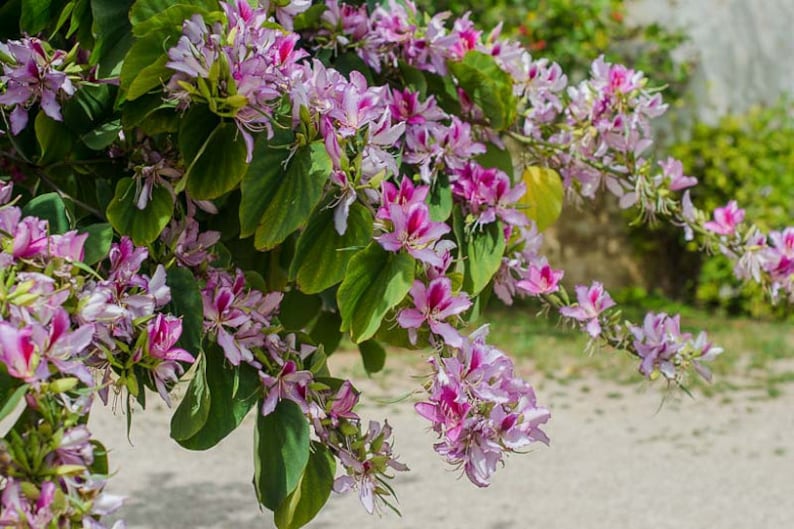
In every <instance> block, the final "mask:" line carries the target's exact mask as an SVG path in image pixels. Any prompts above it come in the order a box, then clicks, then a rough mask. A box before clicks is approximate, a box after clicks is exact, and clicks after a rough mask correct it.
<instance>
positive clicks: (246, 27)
mask: <svg viewBox="0 0 794 529" xmlns="http://www.w3.org/2000/svg"><path fill="white" fill-rule="evenodd" d="M304 4H305V3H304ZM221 5H222V7H223V9H224V13H225V14H226V20H227V26H226V27H224V26H223V25H222V24H221V23H215V24H212V25H211V26H210V25H208V24H207V23H206V22H205V21H204V19H203V18H202V17H201V15H194V16H193V17H192V18H191V19H189V20H186V21H185V23H184V26H183V33H182V36H181V37H180V39H179V42H178V43H177V45H176V46H175V47H173V48H171V49H170V50H169V52H168V57H169V59H170V61H169V62H168V63H167V66H168V67H169V68H171V69H172V70H174V71H176V72H177V73H176V74H174V76H172V77H171V80H170V81H169V82H168V91H169V92H170V94H171V96H172V97H173V98H175V99H176V100H178V101H180V102H181V103H182V105H183V106H187V105H189V104H190V102H191V101H193V100H200V101H203V102H206V103H207V104H208V105H209V107H210V109H212V110H213V111H214V112H216V113H217V114H219V115H221V116H229V117H232V118H234V120H235V123H236V124H237V127H238V128H239V130H240V133H241V134H242V136H243V138H244V139H245V141H246V144H247V146H248V160H247V161H249V162H250V161H251V156H252V153H253V141H254V140H253V136H252V134H251V133H252V132H256V131H261V130H266V131H267V132H268V134H269V135H270V136H272V134H273V126H272V123H271V121H272V114H273V112H274V108H275V107H276V106H277V105H278V102H279V100H280V98H281V96H282V94H284V93H285V92H286V91H287V90H289V87H290V86H292V82H293V80H292V79H291V75H292V71H293V70H294V68H295V65H296V62H297V61H298V60H300V59H302V58H303V57H305V56H306V52H304V51H301V50H298V49H296V47H295V45H296V43H297V40H298V36H297V35H296V34H294V33H284V32H282V31H279V30H278V29H274V28H271V27H265V26H264V25H263V23H264V22H265V21H267V20H268V12H269V9H268V8H267V7H265V8H256V9H255V8H252V7H251V6H250V5H249V4H248V2H246V1H245V0H236V1H235V2H233V3H225V2H222V3H221ZM282 13H285V12H284V11H282Z"/></svg>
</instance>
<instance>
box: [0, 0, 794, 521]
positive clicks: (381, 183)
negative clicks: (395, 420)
mask: <svg viewBox="0 0 794 529" xmlns="http://www.w3.org/2000/svg"><path fill="white" fill-rule="evenodd" d="M0 15H1V16H0V18H1V19H2V21H3V23H2V27H1V28H0V34H1V36H2V39H3V40H2V41H1V42H0V61H1V62H2V65H3V74H2V76H0V116H1V117H2V124H1V125H0V128H1V129H2V136H0V156H2V158H0V163H2V165H1V166H0V167H2V170H3V171H4V173H5V174H6V175H8V176H7V177H5V178H4V179H3V181H2V183H1V184H0V204H1V205H0V245H1V246H0V266H1V267H0V278H1V279H2V281H0V419H3V418H5V419H6V422H7V423H9V424H10V426H9V427H8V428H7V429H6V430H7V431H5V432H3V433H4V437H3V439H2V441H0V469H2V476H1V478H0V479H2V481H0V487H1V488H2V498H1V503H0V526H3V527H9V526H10V527H33V528H50V527H58V528H61V527H83V528H92V529H98V528H102V527H105V525H104V524H103V522H102V517H103V516H104V515H106V514H109V513H111V512H113V511H115V510H116V509H117V508H118V507H119V506H120V504H121V502H120V499H119V498H115V497H112V496H110V495H109V494H107V493H105V492H103V489H104V486H105V483H106V480H107V478H108V462H107V455H106V451H105V449H104V447H103V446H102V444H101V443H100V442H99V441H98V440H95V439H93V438H92V437H91V434H90V432H89V430H88V428H87V419H88V414H89V412H90V410H91V407H92V405H93V403H94V401H95V399H96V398H97V397H98V398H99V399H100V400H101V401H103V402H107V401H108V398H109V395H110V393H116V394H120V395H122V396H123V397H125V399H126V403H127V407H128V410H127V420H128V421H130V420H131V418H132V417H131V414H130V405H131V404H132V402H134V401H136V400H137V402H139V403H140V405H141V406H145V404H146V398H147V394H146V388H149V389H152V390H156V391H157V392H158V393H159V395H160V397H161V398H162V399H163V400H164V401H165V402H166V403H167V404H169V405H170V404H171V403H170V399H169V389H170V388H171V387H172V386H173V384H174V383H176V382H177V381H178V380H180V378H182V377H184V376H185V373H186V372H188V371H190V376H188V377H187V378H189V380H190V382H189V384H188V386H187V391H186V395H185V397H184V399H183V400H182V401H181V403H180V404H179V405H178V407H176V409H175V411H174V414H173V419H172V422H171V436H172V437H173V439H174V440H175V441H176V442H177V443H179V444H180V445H182V446H184V447H186V448H188V449H191V450H204V449H207V448H210V447H212V446H214V445H215V444H217V443H218V442H219V441H220V440H221V439H223V438H224V437H225V436H226V435H228V434H229V433H230V432H231V431H233V430H234V429H235V428H236V427H237V426H239V424H240V423H241V422H242V420H243V418H244V417H245V416H246V414H247V413H248V412H249V411H250V410H251V409H252V408H253V409H255V410H256V415H257V420H256V427H255V432H254V433H255V446H256V456H255V468H256V472H255V476H254V486H255V490H256V495H257V499H258V501H259V503H260V504H261V505H262V506H264V507H266V508H268V509H270V510H271V511H273V512H274V516H275V522H276V525H277V526H278V527H280V528H294V527H300V526H302V525H305V524H306V523H307V522H308V521H309V520H311V519H312V518H313V517H314V516H315V515H316V513H317V512H318V511H319V509H320V508H321V507H322V505H323V504H324V503H325V502H326V500H327V498H328V497H329V495H330V493H331V492H332V490H333V491H336V492H340V493H341V492H345V491H350V490H355V491H356V493H357V494H358V496H359V497H360V499H361V503H362V504H363V506H364V508H365V509H366V510H367V511H369V512H375V511H377V510H378V509H380V508H381V507H382V506H384V505H385V506H389V507H393V495H394V491H393V490H392V488H391V486H390V484H389V479H390V478H391V477H392V476H393V474H394V473H395V472H402V471H405V470H407V467H406V466H405V465H404V464H403V463H401V462H399V461H397V459H396V457H395V455H394V454H393V453H392V448H391V443H392V441H391V436H392V431H391V427H390V426H389V424H388V423H387V422H385V421H384V422H383V423H377V422H374V421H365V420H364V419H363V418H362V417H360V416H359V415H358V413H357V412H356V404H357V402H358V398H359V393H358V391H357V390H356V389H355V387H354V385H353V384H352V382H351V381H349V380H342V379H339V378H336V377H334V376H333V375H332V373H330V372H329V369H328V367H327V365H326V358H327V355H329V354H331V353H332V352H333V351H334V349H336V347H337V346H338V344H339V341H340V338H341V336H342V334H343V333H344V334H346V335H347V336H348V337H349V338H350V339H351V340H352V341H353V342H354V343H356V344H358V346H359V348H360V351H361V354H362V357H363V361H364V365H365V367H366V368H367V369H368V370H370V371H377V370H378V369H379V368H380V367H382V365H383V357H384V355H385V348H384V344H390V345H396V346H402V347H427V346H429V347H430V349H432V353H431V356H430V358H429V360H428V363H429V366H430V368H431V375H430V376H429V378H428V379H427V380H426V381H425V383H424V384H423V385H422V387H421V390H422V391H423V392H424V396H423V397H422V398H421V402H419V403H417V404H416V411H417V412H418V413H419V415H421V416H422V417H423V418H425V419H427V420H428V421H429V425H430V426H431V428H432V430H433V431H434V432H435V434H436V436H437V442H436V444H435V446H434V447H435V450H436V451H437V452H438V453H439V455H440V456H441V457H443V458H444V459H445V460H446V461H448V462H449V463H450V464H451V465H454V466H456V467H459V468H460V469H462V471H463V473H465V475H466V476H467V477H468V478H469V479H470V480H471V481H472V482H473V483H474V484H475V485H477V486H481V487H484V486H487V485H488V484H489V482H490V479H491V476H492V474H493V472H494V471H495V470H496V468H497V465H498V463H500V462H502V461H503V459H504V457H505V455H506V454H508V453H511V452H514V451H517V450H520V449H522V448H524V447H526V446H527V445H530V444H533V443H536V442H542V443H547V442H548V438H547V437H546V435H545V434H544V433H543V431H542V430H541V427H542V425H543V424H544V423H546V422H547V421H548V420H549V417H550V414H549V411H548V410H547V409H546V408H544V407H543V406H541V405H540V404H538V402H537V400H536V397H535V393H534V391H533V388H532V386H531V385H530V384H529V383H528V382H527V381H525V380H523V379H522V378H520V376H519V375H518V373H517V372H516V370H515V368H514V365H513V362H512V360H511V359H510V358H509V356H507V355H506V354H505V353H503V352H502V351H500V350H498V349H496V348H495V347H493V346H492V345H490V344H489V343H488V341H487V334H488V331H487V327H480V328H479V329H476V330H475V329H474V324H473V322H474V320H476V319H477V317H478V315H479V314H480V313H481V312H482V310H483V308H484V306H485V305H486V303H487V301H488V298H489V296H490V294H491V293H493V294H495V295H496V296H498V297H499V298H500V299H501V300H502V301H504V302H505V303H508V304H510V303H511V302H512V300H513V299H514V297H516V296H532V297H536V298H538V299H539V300H540V301H541V302H542V303H544V304H545V305H547V306H548V308H550V309H551V310H552V311H555V312H557V313H558V314H559V315H560V317H562V318H563V319H565V320H567V321H569V322H571V323H572V324H574V326H576V327H580V328H581V329H582V330H584V331H585V332H587V333H588V334H589V336H590V337H591V338H592V340H593V341H594V342H598V343H602V344H605V345H610V346H613V347H614V348H615V349H617V350H621V351H626V352H628V353H629V354H631V355H633V356H634V357H636V359H637V362H638V368H639V371H640V373H641V374H642V375H644V376H646V377H648V378H650V379H656V378H659V377H661V378H664V379H666V380H667V381H668V382H670V383H681V382H682V381H683V380H684V377H685V376H686V375H687V373H688V372H689V371H690V370H695V371H696V372H697V373H699V374H700V375H702V376H704V377H706V378H708V377H709V372H708V370H707V368H706V367H705V365H704V363H705V362H708V361H710V360H712V359H713V358H714V357H715V356H717V355H718V354H719V353H720V352H721V349H720V348H719V347H716V346H714V345H712V344H711V343H710V342H709V340H708V339H707V337H706V335H705V333H701V334H699V335H697V336H692V335H690V334H688V333H683V332H681V330H680V327H679V323H680V322H679V317H678V316H672V315H668V314H648V315H647V316H646V318H645V320H644V322H642V324H634V323H631V322H628V321H625V320H624V319H623V318H622V316H621V314H620V312H619V310H617V309H616V308H615V303H614V301H613V300H612V298H611V297H610V296H609V294H608V293H607V292H606V291H605V290H604V288H603V286H602V285H601V284H599V283H593V284H592V285H590V286H577V287H576V288H575V296H574V298H573V299H572V298H571V297H569V295H568V293H567V292H566V290H565V289H564V288H563V287H562V286H561V285H560V280H561V279H562V277H563V272H562V271H561V270H556V269H554V268H552V267H551V266H550V264H549V263H548V261H547V260H546V259H545V258H544V257H543V255H542V254H541V251H540V245H541V241H542V235H541V232H542V230H543V229H545V228H546V227H547V226H548V225H549V224H551V223H553V222H554V221H555V220H556V218H557V217H558V216H559V215H560V213H561V210H562V203H563V200H564V198H567V199H568V200H569V201H576V200H587V199H590V198H592V197H594V196H595V195H596V194H597V193H599V192H601V191H603V190H607V191H609V192H610V193H612V194H614V195H615V196H617V197H618V198H619V200H620V204H621V205H622V206H623V207H625V208H635V209H636V211H637V212H638V215H639V217H640V218H642V219H644V220H653V219H661V220H664V221H667V222H671V223H673V224H675V225H677V226H680V227H681V228H682V229H683V230H684V231H685V233H686V234H687V236H688V237H691V238H697V240H698V241H699V242H700V243H701V245H702V247H703V249H704V250H706V251H713V250H718V251H721V252H722V253H724V254H726V255H728V256H730V257H731V258H733V259H734V260H735V262H736V274H737V276H739V277H740V278H743V279H746V280H748V281H756V282H759V283H761V284H762V285H764V286H765V287H766V288H767V289H768V290H769V293H770V295H771V297H772V298H773V299H784V300H788V301H791V299H792V297H793V296H794V279H793V278H794V228H787V229H785V230H783V231H780V232H772V233H769V234H765V233H762V232H761V231H759V230H758V229H757V228H755V227H753V226H752V225H750V224H749V223H747V222H745V221H744V218H743V216H744V215H743V211H742V210H741V209H740V208H739V207H738V205H737V204H736V203H735V202H732V203H730V204H728V205H727V206H726V207H724V208H718V209H717V210H716V211H714V212H713V215H712V214H707V213H705V212H703V211H700V210H698V209H696V208H695V207H694V205H693V204H692V202H691V200H690V199H689V195H688V192H687V191H685V190H686V189H687V188H689V187H691V186H693V185H695V184H696V180H695V179H693V178H690V177H687V176H685V175H684V174H683V173H682V169H681V164H680V163H678V162H677V161H675V160H672V159H671V160H666V161H663V162H661V163H656V162H654V161H653V160H650V159H649V158H647V157H646V156H645V155H644V153H645V152H646V151H647V149H648V147H649V146H650V145H651V143H652V129H651V126H650V121H651V119H653V118H655V117H657V116H659V115H661V114H662V113H663V112H664V110H665V105H664V103H663V101H662V97H661V95H660V93H659V92H658V91H656V90H653V89H651V88H649V86H648V84H647V81H646V79H645V77H644V76H643V74H642V73H640V72H635V71H632V70H630V69H628V68H625V67H623V66H620V65H613V64H609V63H606V62H605V61H604V60H603V59H599V60H597V61H596V62H595V63H594V64H593V66H592V71H591V75H590V77H589V78H588V79H587V80H585V81H583V82H581V83H579V84H576V85H571V86H569V85H568V82H567V80H566V77H565V75H564V74H563V72H562V71H561V70H560V68H559V67H558V66H557V65H555V64H554V63H551V62H549V61H547V60H533V59H532V57H531V56H530V55H529V54H528V53H527V51H526V50H524V49H523V48H521V47H520V46H518V45H517V44H515V43H512V42H509V41H505V40H501V39H500V38H499V30H498V29H497V30H494V31H493V32H491V33H489V34H484V33H482V32H481V31H480V30H479V29H477V28H475V27H474V26H473V25H472V24H471V23H470V22H469V20H468V19H467V18H466V17H463V18H460V19H456V20H450V18H449V16H447V15H445V14H439V15H435V16H432V17H431V16H429V15H426V14H423V13H417V12H416V10H415V9H414V7H413V6H412V4H411V3H410V2H396V1H392V2H389V3H384V4H380V3H379V2H371V1H370V2H366V3H362V4H361V5H358V4H356V3H351V4H345V3H341V2H339V1H337V0H325V1H319V2H317V1H315V2H310V1H309V0H295V1H288V0H278V1H273V2H268V1H267V0H264V1H260V2H259V3H258V4H257V3H256V2H253V1H252V2H246V1H245V0H236V1H230V2H218V1H217V0H181V1H177V2H173V1H167V0H137V1H132V0H70V1H67V0H39V1H36V2H33V1H26V0H25V1H12V2H8V3H6V4H5V5H4V6H3V7H2V8H0ZM45 37H46V38H45ZM566 213H567V212H566ZM121 526H123V522H116V524H114V527H121Z"/></svg>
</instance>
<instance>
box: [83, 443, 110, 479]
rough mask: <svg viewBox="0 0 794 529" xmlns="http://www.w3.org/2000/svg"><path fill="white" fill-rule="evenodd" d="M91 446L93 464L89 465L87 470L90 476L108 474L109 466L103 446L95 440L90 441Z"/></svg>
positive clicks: (105, 449)
mask: <svg viewBox="0 0 794 529" xmlns="http://www.w3.org/2000/svg"><path fill="white" fill-rule="evenodd" d="M91 446H93V447H94V450H93V456H94V462H93V463H91V465H90V466H89V467H88V469H89V470H90V471H91V473H92V474H102V475H108V474H110V466H109V465H108V450H107V448H105V445H103V444H102V443H100V442H99V441H97V440H96V439H91Z"/></svg>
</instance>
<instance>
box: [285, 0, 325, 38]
mask: <svg viewBox="0 0 794 529" xmlns="http://www.w3.org/2000/svg"><path fill="white" fill-rule="evenodd" d="M327 10H328V7H327V6H326V5H325V4H314V5H313V6H311V7H310V8H309V9H307V10H306V11H304V12H303V13H298V14H297V15H296V16H295V18H294V19H293V20H292V29H293V31H295V32H300V31H303V30H306V29H314V28H316V27H318V26H319V25H320V18H321V17H322V16H323V13H325V12H326V11H327Z"/></svg>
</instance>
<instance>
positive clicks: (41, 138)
mask: <svg viewBox="0 0 794 529" xmlns="http://www.w3.org/2000/svg"><path fill="white" fill-rule="evenodd" d="M33 126H34V129H35V130H36V140H38V143H39V149H40V151H41V157H40V162H41V163H42V164H43V165H46V164H49V163H53V162H61V161H63V160H64V159H66V158H67V157H68V156H69V155H70V154H71V151H72V132H71V131H70V130H69V128H68V127H67V126H66V125H64V124H63V123H62V122H60V121H55V120H54V119H52V118H50V117H49V116H47V115H46V114H45V113H44V112H43V111H40V112H39V113H38V114H36V120H35V121H34V124H33Z"/></svg>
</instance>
